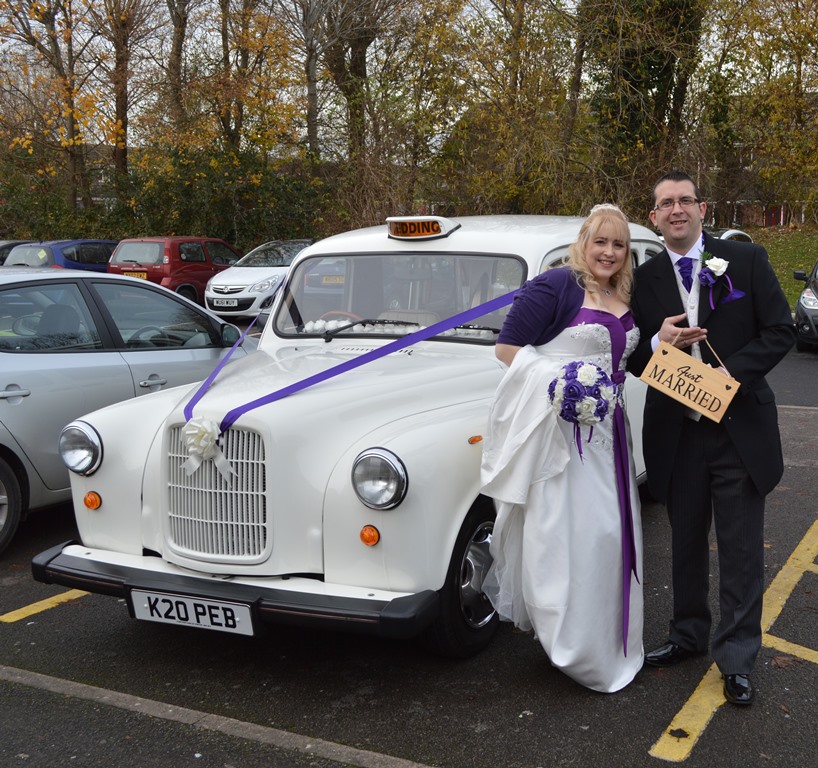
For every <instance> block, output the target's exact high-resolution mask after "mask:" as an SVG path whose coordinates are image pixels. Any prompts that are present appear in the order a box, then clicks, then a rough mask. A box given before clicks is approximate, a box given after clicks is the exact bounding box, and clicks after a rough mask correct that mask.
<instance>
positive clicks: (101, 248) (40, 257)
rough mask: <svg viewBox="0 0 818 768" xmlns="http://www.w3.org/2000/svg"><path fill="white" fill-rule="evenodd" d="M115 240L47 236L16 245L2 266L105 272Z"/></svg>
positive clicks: (114, 246)
mask: <svg viewBox="0 0 818 768" xmlns="http://www.w3.org/2000/svg"><path fill="white" fill-rule="evenodd" d="M116 244H117V241H116V240H48V241H46V242H42V243H25V244H22V245H16V246H15V247H14V248H12V249H11V251H9V255H8V256H7V257H6V260H5V262H3V266H4V267H33V268H35V269H40V268H42V267H62V268H64V269H88V270H91V271H92V272H105V271H107V269H108V259H110V258H111V254H112V253H113V252H114V248H116Z"/></svg>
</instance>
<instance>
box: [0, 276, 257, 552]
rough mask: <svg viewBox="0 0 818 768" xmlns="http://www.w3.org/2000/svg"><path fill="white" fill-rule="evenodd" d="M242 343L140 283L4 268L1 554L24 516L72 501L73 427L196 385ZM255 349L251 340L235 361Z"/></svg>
mask: <svg viewBox="0 0 818 768" xmlns="http://www.w3.org/2000/svg"><path fill="white" fill-rule="evenodd" d="M238 337H239V331H238V329H237V328H236V327H235V326H232V325H228V324H226V323H224V322H222V321H221V320H219V319H218V318H217V317H215V316H214V315H212V314H210V313H209V312H207V311H205V310H204V309H202V308H200V307H197V306H195V305H193V304H191V303H190V302H188V301H186V300H184V299H182V298H180V297H178V296H176V295H174V294H173V293H171V292H170V291H166V290H164V289H163V288H159V287H157V286H153V285H151V284H149V283H146V282H144V281H141V280H135V279H131V278H125V277H116V276H113V275H107V274H104V273H96V272H78V271H75V270H37V271H33V270H27V269H24V268H22V269H16V268H13V267H8V268H6V267H4V268H3V269H2V270H0V550H2V549H3V548H4V547H5V546H6V545H7V544H8V543H9V541H10V540H11V538H12V536H13V535H14V532H15V530H16V528H17V526H18V523H19V522H20V519H21V516H22V515H23V514H24V513H25V512H26V510H31V509H36V508H39V507H44V506H46V505H49V504H54V503H58V502H63V501H65V500H67V499H68V498H69V496H70V492H69V482H68V471H67V470H66V468H65V466H64V464H63V463H62V460H61V459H60V456H59V451H58V438H59V434H60V430H61V429H62V428H63V427H64V426H65V425H66V424H67V423H68V422H69V421H71V420H72V419H75V418H77V417H78V416H81V415H82V414H84V413H86V412H88V411H89V410H93V409H94V408H100V407H102V406H103V405H108V404H110V403H115V402H117V401H119V400H125V399H128V398H132V397H135V396H137V395H142V394H146V393H149V392H159V391H160V390H165V389H168V388H169V387H175V386H177V385H181V384H187V383H189V382H194V381H200V380H201V379H204V378H206V377H207V376H208V375H209V374H210V373H211V371H212V370H213V369H214V367H215V366H216V364H217V363H218V362H219V360H220V358H222V357H223V356H224V355H225V354H226V352H227V349H228V348H229V347H230V346H231V345H232V344H233V343H234V342H235V341H236V340H237V339H238ZM256 346H257V342H255V341H249V340H246V341H245V343H244V344H243V345H242V347H241V349H240V351H239V354H240V355H243V354H245V353H246V352H247V351H252V350H253V349H254V348H255V347H256ZM177 396H181V395H177ZM146 409H147V410H149V409H150V406H148V405H147V404H146V403H145V402H144V401H142V402H140V410H143V411H144V410H146Z"/></svg>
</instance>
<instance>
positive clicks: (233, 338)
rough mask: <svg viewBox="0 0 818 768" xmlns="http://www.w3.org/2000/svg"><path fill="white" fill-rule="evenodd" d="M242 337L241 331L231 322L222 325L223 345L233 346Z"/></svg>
mask: <svg viewBox="0 0 818 768" xmlns="http://www.w3.org/2000/svg"><path fill="white" fill-rule="evenodd" d="M240 338H241V331H240V330H239V329H238V328H237V327H236V326H235V325H230V323H225V324H224V325H223V326H222V346H223V347H232V346H233V345H234V344H235V343H236V342H237V341H238V340H239V339H240Z"/></svg>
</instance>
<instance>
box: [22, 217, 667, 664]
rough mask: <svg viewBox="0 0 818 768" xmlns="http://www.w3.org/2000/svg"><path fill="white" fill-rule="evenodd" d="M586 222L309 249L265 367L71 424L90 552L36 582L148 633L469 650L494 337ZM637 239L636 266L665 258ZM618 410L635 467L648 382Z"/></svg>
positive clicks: (375, 237)
mask: <svg viewBox="0 0 818 768" xmlns="http://www.w3.org/2000/svg"><path fill="white" fill-rule="evenodd" d="M582 221H583V219H582V218H579V217H576V218H575V217H570V218H569V217H557V216H486V217H482V216H475V217H463V218H456V219H450V218H444V217H437V216H427V217H395V218H389V219H387V221H386V223H385V224H384V225H382V226H376V227H370V228H366V229H361V230H357V231H352V232H347V233H344V234H340V235H336V236H333V237H329V238H326V239H324V240H321V241H319V242H317V243H315V244H313V245H311V246H310V247H308V248H306V249H305V250H304V251H303V252H302V253H301V254H300V255H299V256H298V257H297V258H296V260H295V261H294V262H293V265H292V267H291V268H290V271H289V274H288V277H287V280H286V283H284V286H283V288H282V289H281V291H280V292H279V294H278V296H277V298H276V303H275V305H274V307H273V310H272V312H271V315H270V319H269V321H268V322H267V325H266V327H265V329H264V332H263V333H262V335H261V339H260V342H259V348H258V352H257V354H255V355H251V356H248V357H246V358H245V359H238V360H236V361H235V362H230V363H229V364H228V365H226V366H224V367H220V368H217V370H216V371H214V374H213V375H211V376H210V377H209V379H208V380H207V381H206V382H204V383H203V384H199V385H194V386H192V387H180V388H176V389H174V390H169V391H166V392H161V393H157V394H155V395H148V396H147V397H142V398H139V399H138V401H134V402H124V403H121V404H119V405H114V406H110V407H108V408H104V409H101V410H99V411H96V412H94V413H91V414H89V415H87V416H85V417H83V418H82V419H79V420H77V421H74V422H72V423H71V424H69V425H68V426H67V427H66V428H65V429H64V430H63V432H62V435H61V438H60V439H61V453H62V457H63V460H64V462H65V464H66V465H67V466H68V468H69V469H70V470H71V474H72V492H73V502H74V506H75V510H76V518H77V525H78V530H79V534H80V538H81V541H79V542H68V543H64V544H61V545H59V546H56V547H54V548H52V549H50V550H48V551H46V552H43V553H41V554H40V555H38V556H37V557H36V558H35V559H34V562H33V573H34V576H35V578H36V579H38V580H39V581H42V582H46V583H50V584H61V585H65V586H69V587H76V588H79V589H83V590H87V591H90V592H97V593H102V594H107V595H114V596H117V597H121V598H124V599H125V600H126V602H127V605H128V608H129V611H130V614H131V615H132V616H133V617H134V618H136V619H140V620H146V621H154V622H165V623H170V624H175V625H180V626H185V627H198V628H207V629H212V630H219V631H222V632H231V633H238V634H244V635H253V634H255V633H256V632H257V631H258V630H259V629H260V627H261V626H262V625H263V624H276V623H290V624H297V625H302V626H306V627H318V628H320V627H326V628H336V629H346V630H350V631H357V632H370V633H375V634H378V635H380V636H383V637H392V638H409V637H419V638H421V639H422V640H423V641H424V643H425V644H426V645H427V646H428V647H429V648H431V649H432V650H434V651H436V652H439V653H441V654H444V655H448V656H453V657H463V656H468V655H470V654H473V653H475V652H477V651H479V650H480V649H482V648H483V647H484V646H485V645H486V644H487V643H488V642H489V641H490V639H491V637H492V635H493V634H494V631H495V629H496V626H497V617H496V615H495V613H494V611H493V608H492V606H491V604H490V603H489V602H488V600H487V599H486V598H485V597H484V595H483V594H482V589H481V586H482V580H483V577H484V575H485V573H486V570H487V569H488V567H489V565H490V555H489V543H490V540H491V532H492V526H493V520H494V514H495V513H494V507H493V502H492V501H491V499H489V498H487V497H485V496H483V495H481V493H480V461H481V441H482V437H483V435H484V433H485V430H486V426H487V415H488V411H489V406H490V403H491V400H492V396H493V394H494V391H495V389H496V387H497V385H498V383H499V382H500V380H501V378H502V376H503V373H504V370H505V368H504V366H503V365H502V364H501V363H499V362H498V361H497V360H496V358H495V356H494V344H495V340H496V337H497V333H498V331H499V329H500V327H501V325H502V323H503V318H504V316H505V314H506V312H507V310H508V306H509V304H510V302H511V297H512V294H513V292H514V291H515V289H517V288H519V286H520V285H522V283H523V282H524V281H525V280H526V279H528V278H530V277H532V276H533V275H535V274H536V273H538V272H540V271H542V270H544V269H547V268H549V267H551V266H554V265H557V264H561V263H563V260H564V258H565V257H566V255H567V249H568V245H569V244H570V243H571V242H572V241H574V240H575V239H576V236H577V233H578V230H579V227H580V225H581V223H582ZM631 231H632V237H633V248H632V258H633V259H634V261H635V262H637V263H641V262H642V261H644V260H645V259H647V258H649V257H650V256H652V255H654V254H656V253H658V252H659V251H660V250H661V249H662V245H661V241H660V240H659V238H658V237H657V236H656V235H655V234H654V233H653V232H651V231H650V230H649V229H646V228H644V227H642V226H638V225H632V226H631ZM626 398H627V400H628V406H629V411H630V418H631V422H632V427H633V435H634V439H635V443H636V455H637V457H638V458H637V464H638V468H639V471H642V469H641V468H642V458H641V449H640V448H639V433H640V424H639V422H640V421H641V411H642V399H643V398H644V385H643V384H642V383H641V382H639V381H638V380H636V379H633V378H632V377H629V383H628V384H626Z"/></svg>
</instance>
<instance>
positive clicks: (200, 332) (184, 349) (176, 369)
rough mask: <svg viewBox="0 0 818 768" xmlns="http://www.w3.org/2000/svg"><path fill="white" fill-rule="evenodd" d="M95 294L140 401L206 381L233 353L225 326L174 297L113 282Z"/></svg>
mask: <svg viewBox="0 0 818 768" xmlns="http://www.w3.org/2000/svg"><path fill="white" fill-rule="evenodd" d="M94 290H95V292H96V294H97V296H98V298H99V301H100V302H101V305H102V308H103V311H104V312H105V313H106V314H108V315H109V316H110V317H111V321H112V324H113V325H114V327H115V328H116V330H117V332H118V335H119V340H118V341H117V344H118V347H119V349H120V351H121V353H122V357H123V358H124V360H125V361H126V362H127V364H128V367H129V369H130V372H131V377H132V379H133V386H134V388H135V390H136V393H137V395H141V394H146V393H148V392H157V391H159V390H161V389H166V388H168V387H175V386H179V385H181V384H190V383H192V382H195V381H202V380H204V379H206V378H207V377H208V376H209V375H210V373H211V372H212V371H213V369H214V368H215V367H216V365H217V364H218V362H219V360H220V359H221V358H222V357H224V355H226V354H227V352H228V349H227V348H225V347H224V346H223V345H222V342H221V336H220V325H219V324H218V323H217V322H216V321H214V320H213V318H212V317H211V316H209V315H207V314H206V313H205V312H203V311H201V310H199V309H198V308H197V307H195V306H193V305H192V304H190V303H189V302H187V301H184V300H183V299H179V298H177V297H176V296H174V295H173V294H171V293H169V292H166V291H161V290H158V289H155V288H151V287H150V286H149V285H147V284H144V285H143V284H140V283H131V282H127V283H123V282H120V281H116V282H114V281H108V280H106V281H99V282H94ZM237 354H239V355H241V354H244V350H243V349H242V348H239V349H238V350H237Z"/></svg>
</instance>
